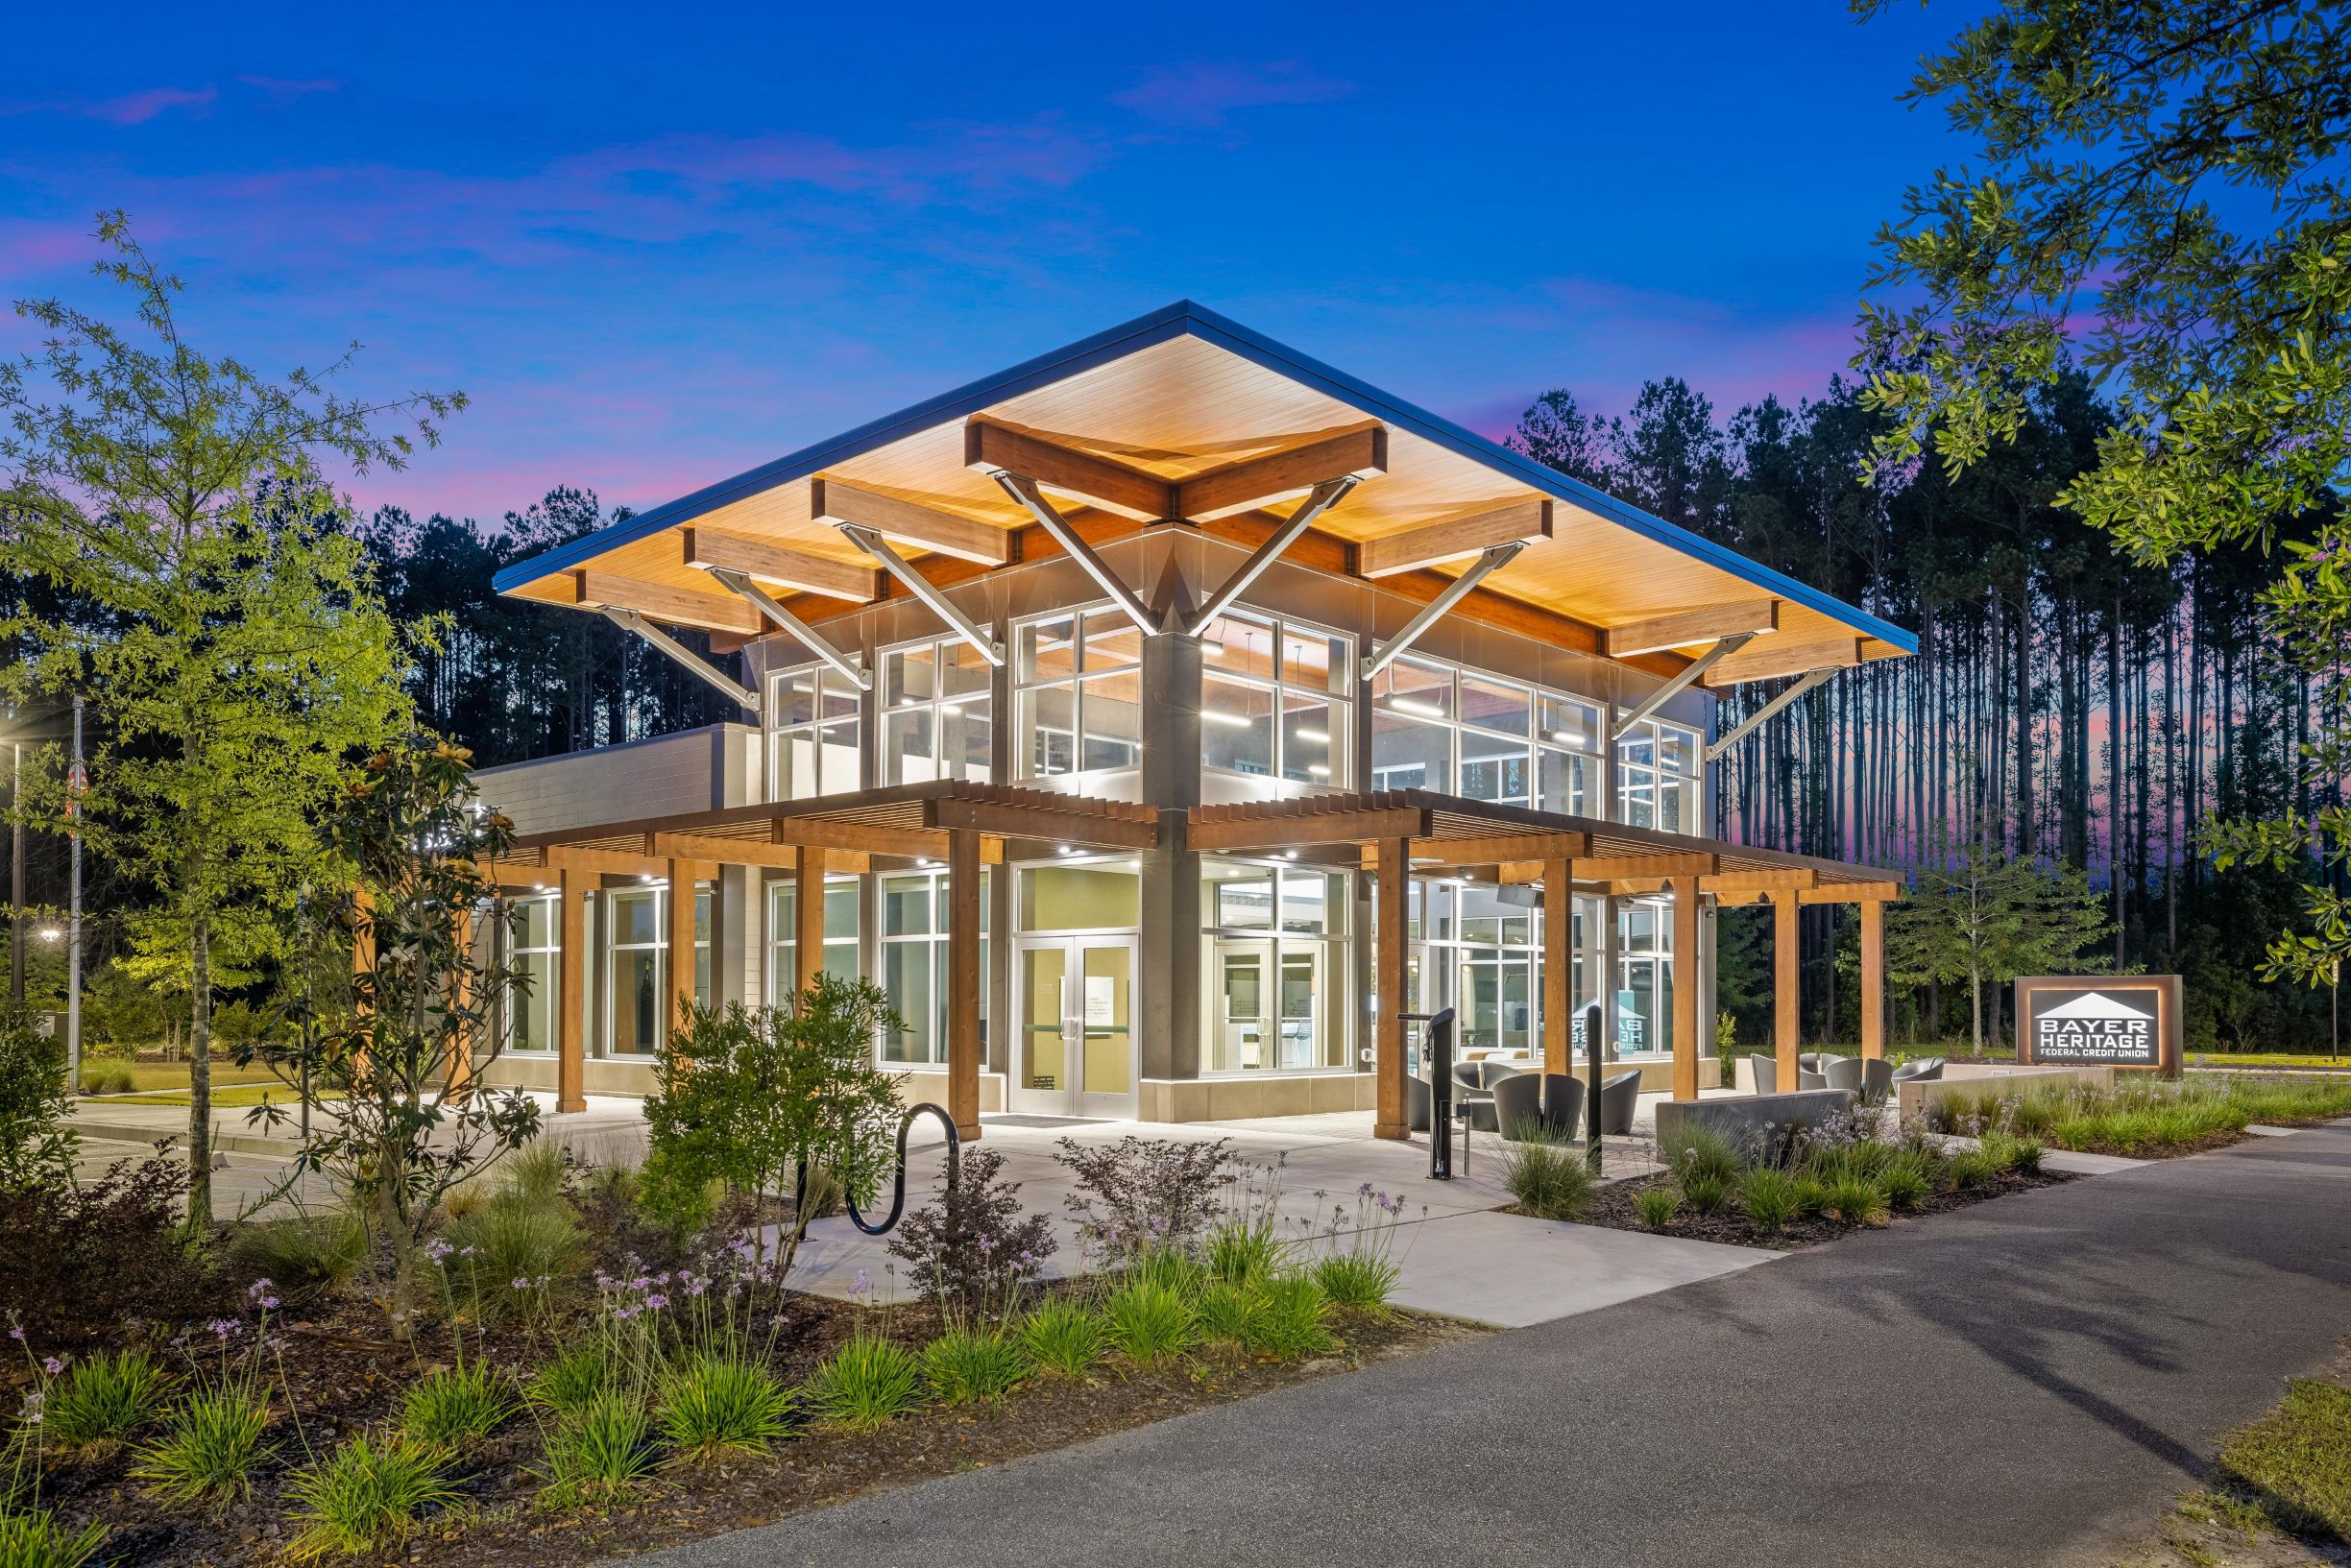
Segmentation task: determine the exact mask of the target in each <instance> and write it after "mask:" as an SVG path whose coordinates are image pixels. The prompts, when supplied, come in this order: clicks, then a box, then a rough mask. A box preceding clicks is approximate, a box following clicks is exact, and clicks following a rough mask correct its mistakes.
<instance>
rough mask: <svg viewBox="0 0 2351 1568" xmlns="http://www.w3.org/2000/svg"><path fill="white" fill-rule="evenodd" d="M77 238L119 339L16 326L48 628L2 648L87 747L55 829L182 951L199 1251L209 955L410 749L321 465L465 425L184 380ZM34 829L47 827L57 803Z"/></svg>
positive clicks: (43, 319)
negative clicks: (394, 748)
mask: <svg viewBox="0 0 2351 1568" xmlns="http://www.w3.org/2000/svg"><path fill="white" fill-rule="evenodd" d="M98 237H99V239H100V240H101V241H102V242H103V243H104V244H105V245H106V246H107V247H108V248H109V250H110V251H111V253H112V255H111V257H110V259H109V260H106V261H104V262H102V263H100V265H99V267H98V269H97V270H98V273H99V276H100V277H104V278H106V279H108V280H109V281H110V282H113V283H115V284H117V285H119V286H121V287H122V288H124V289H126V290H127V291H128V292H129V294H130V296H131V299H132V301H133V305H134V307H135V311H136V315H137V320H138V326H137V328H135V329H124V328H118V327H116V326H113V325H110V324H109V323H108V322H106V321H104V320H101V319H99V318H98V317H96V316H92V315H89V314H86V313H85V312H84V311H82V310H81V309H79V308H77V307H75V306H73V305H70V304H67V303H65V302H61V301H57V300H45V301H23V302H18V303H17V305H16V310H17V313H18V314H19V315H21V316H23V317H25V318H26V319H28V320H30V321H32V322H33V323H34V324H36V326H38V327H40V328H41V329H42V331H43V332H44V333H46V334H47V335H46V337H45V339H44V341H43V343H42V345H41V347H40V349H39V350H37V351H36V353H34V354H32V355H29V356H27V357H26V358H25V359H23V360H22V361H20V362H12V363H0V416H4V418H5V425H4V427H0V565H5V566H7V567H10V568H11V569H12V570H14V571H15V572H17V573H18V574H19V575H20V576H22V577H25V578H29V579H35V580H38V581H41V582H44V583H46V584H48V585H51V586H52V587H53V588H54V589H55V590H56V591H57V602H58V603H60V604H61V605H63V606H65V608H64V609H62V610H60V611H56V612H54V613H43V612H38V611H36V610H34V609H32V608H30V607H24V606H20V607H18V608H17V609H16V611H15V613H14V614H13V615H11V616H9V617H8V618H7V620H6V621H5V622H0V628H4V629H5V630H6V631H7V632H8V633H9V634H10V635H11V636H12V637H13V638H14V639H16V640H17V642H18V644H19V646H20V647H21V648H22V650H23V651H24V654H25V663H23V664H21V665H19V666H18V667H17V669H16V670H15V671H14V672H13V675H12V679H13V680H14V681H15V682H16V684H18V685H19V686H20V687H25V688H33V689H37V690H43V691H49V692H64V691H79V692H81V693H83V694H84V695H85V697H86V698H87V700H88V703H89V706H90V709H91V712H92V716H93V720H94V722H93V724H92V731H93V733H94V734H95V735H96V736H98V737H99V740H98V745H97V748H96V751H95V753H94V755H92V756H91V758H90V759H89V780H90V787H89V790H88V792H87V794H86V795H85V797H84V798H83V801H82V816H81V818H80V820H79V822H78V824H77V827H78V828H79V831H80V832H82V833H83V834H84V837H85V842H86V843H87V844H88V845H89V846H90V848H91V849H92V850H93V851H95V852H96V853H98V854H100V855H102V856H107V857H109V859H110V860H112V861H113V862H115V863H116V864H118V865H119V866H121V867H122V868H123V869H124V870H125V871H126V872H127V873H130V874H131V875H133V877H134V878H136V879H137V880H141V881H144V882H146V883H148V884H149V885H151V886H152V887H153V888H154V889H155V890H156V892H157V893H158V895H159V899H160V905H159V910H158V922H157V927H158V929H165V930H168V931H170V932H171V933H173V937H172V939H173V940H174V942H175V943H182V944H184V946H183V948H182V952H183V953H184V955H185V966H184V975H185V979H186V985H187V994H188V1040H189V1048H190V1049H189V1084H190V1088H191V1090H192V1091H193V1092H192V1094H191V1096H190V1100H191V1103H190V1106H189V1113H188V1145H187V1156H188V1168H189V1172H190V1177H191V1184H190V1189H189V1194H188V1216H189V1219H190V1221H191V1223H192V1224H194V1225H196V1226H202V1225H204V1224H205V1223H206V1222H207V1221H208V1220H209V1219H210V1218H211V1179H210V1168H211V1154H212V1151H211V1139H210V1122H211V1101H210V1086H211V1079H210V1060H211V1020H212V987H213V984H214V979H215V976H214V962H215V946H216V942H217V940H218V938H219V936H220V933H221V931H222V929H223V928H224V925H226V924H229V923H231V922H236V921H239V920H248V921H249V922H250V917H251V916H252V915H253V914H254V912H256V911H271V912H276V911H279V910H281V909H282V908H283V906H284V905H287V904H288V903H289V902H290V901H291V899H292V897H293V890H294V889H295V888H296V887H298V886H300V885H301V884H302V883H303V881H304V880H310V879H311V878H312V877H313V876H314V874H315V871H316V862H317V856H318V854H319V833H318V827H317V824H318V820H319V816H320V813H321V812H322V810H323V809H324V808H325V807H326V806H327V804H328V802H329V801H331V799H332V798H333V796H334V793H335V790H336V788H337V787H338V785H339V784H340V782H341V781H342V779H343V777H344V775H345V770H346V767H347V765H348V761H349V760H350V759H351V757H353V756H354V755H364V754H365V752H366V751H368V750H371V749H373V748H375V747H377V746H379V745H381V744H382V743H383V742H384V741H385V739H386V738H388V737H389V736H396V735H399V734H402V733H404V732H405V730H406V727H407V701H406V699H405V697H404V696H403V694H402V691H401V686H400V677H401V674H402V667H403V666H402V659H401V655H400V639H399V637H398V635H397V633H396V629H395V627H394V625H393V623H392V621H391V619H390V618H389V617H388V616H387V615H385V613H384V612H383V610H382V609H381V607H380V606H379V604H378V603H377V601H376V597H375V595H374V592H373V591H372V588H371V584H370V581H369V577H368V572H367V566H366V561H365V558H364V555H363V553H362V552H361V550H360V548H359V546H358V544H357V543H356V542H355V541H353V540H352V539H351V538H350V537H348V536H347V535H346V534H344V533H343V532H341V531H339V529H338V527H337V526H336V515H335V503H334V499H333V496H332V495H331V492H330V489H329V487H328V485H327V482H326V480H325V478H324V477H323V475H322V473H321V470H320V468H319V463H320V461H321V460H322V459H323V458H327V457H333V458H336V459H339V460H341V461H343V462H345V463H348V464H349V465H351V468H352V469H353V470H356V471H362V472H364V471H366V470H368V469H369V468H371V467H373V466H376V465H381V466H383V467H386V468H399V467H401V466H402V465H403V464H404V463H405V461H406V459H407V457H408V455H409V453H410V451H411V449H412V443H411V439H410V435H409V434H408V433H406V432H402V431H398V430H387V428H386V425H387V423H388V422H394V421H400V420H405V421H407V422H410V423H411V424H412V427H413V431H414V434H415V436H416V438H417V439H421V440H424V441H425V442H428V443H429V442H431V441H433V440H434V439H435V427H434V424H433V421H434V420H436V419H439V418H441V417H443V416H445V415H447V414H448V413H449V412H451V411H453V410H454V409H456V408H458V407H460V406H461V405H462V402H463V399H462V398H458V397H438V396H431V395H420V396H413V397H407V398H397V399H393V400H391V401H388V402H381V403H369V402H363V401H357V400H353V399H351V398H343V397H340V396H337V395H335V394H334V393H332V392H330V391H328V390H327V382H328V380H329V379H330V378H331V376H332V375H333V374H335V373H336V372H338V371H340V370H341V369H342V368H343V367H344V365H345V364H347V363H348V355H347V356H346V358H345V359H343V360H338V361H336V362H335V363H334V364H333V365H331V366H329V367H328V369H327V371H326V372H324V373H318V374H313V373H311V372H308V371H303V370H297V371H294V372H292V373H291V374H288V375H286V376H285V377H284V378H283V379H282V380H277V381H273V380H268V379H265V378H264V377H262V376H261V375H259V374H255V373H254V372H253V371H251V370H249V369H248V368H246V367H245V366H244V365H242V364H240V363H239V362H238V361H236V360H234V359H230V358H219V359H214V358H207V357H206V355H204V354H203V353H201V352H199V351H198V350H196V349H194V348H193V347H191V346H190V345H189V344H188V343H187V342H186V341H185V340H183V339H182V336H181V333H180V328H179V325H178V323H177V321H176V320H175V318H174V314H173V306H174V301H175V297H176V296H177V295H178V294H179V293H180V290H181V284H180V282H179V280H178V279H177V278H175V277H169V276H167V275H165V274H163V273H161V272H158V270H157V269H156V267H155V266H154V264H153V263H152V262H150V261H149V259H148V258H147V256H146V254H145V253H144V252H142V251H141V250H140V249H139V247H138V246H137V244H136V243H135V242H134V241H133V239H132V238H131V235H130V231H129V228H128V225H127V223H126V221H125V220H124V218H123V217H122V215H121V214H120V213H114V214H110V215H108V216H106V217H104V218H102V219H101V220H100V224H99V229H98ZM42 383H45V385H43V384H42ZM47 804H48V805H49V806H50V807H51V808H61V805H62V790H61V788H60V787H57V784H56V781H55V780H54V779H53V780H52V781H51V787H50V789H49V791H48V801H47ZM266 924H268V925H269V926H271V927H272V928H273V929H274V927H275V923H274V922H271V923H266ZM150 956H152V954H150ZM240 956H243V957H253V956H257V955H256V954H252V953H245V954H240Z"/></svg>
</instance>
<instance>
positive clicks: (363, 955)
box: [351, 887, 376, 1067]
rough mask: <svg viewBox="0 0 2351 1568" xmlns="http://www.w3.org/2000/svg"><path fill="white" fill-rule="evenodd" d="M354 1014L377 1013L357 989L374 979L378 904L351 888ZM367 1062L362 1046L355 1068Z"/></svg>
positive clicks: (368, 996) (365, 1049)
mask: <svg viewBox="0 0 2351 1568" xmlns="http://www.w3.org/2000/svg"><path fill="white" fill-rule="evenodd" d="M351 911H352V920H351V981H352V985H351V1011H352V1012H353V1013H355V1014H357V1015H358V1016H359V1017H361V1018H365V1017H366V1016H367V1015H368V1014H370V1013H372V1012H374V1011H375V1010H376V1007H375V1002H374V1001H373V1000H372V997H371V996H370V995H368V994H363V993H361V991H360V990H359V986H358V979H359V977H360V976H362V975H370V977H371V980H372V978H373V976H372V975H371V972H372V971H373V970H374V969H375V967H376V902H375V900H373V899H371V898H369V897H368V890H367V889H366V888H364V887H354V888H352V889H351ZM366 1063H367V1048H366V1047H365V1046H362V1047H361V1048H360V1049H359V1059H358V1061H357V1062H355V1063H354V1064H352V1065H353V1066H354V1067H363V1066H365V1065H366Z"/></svg>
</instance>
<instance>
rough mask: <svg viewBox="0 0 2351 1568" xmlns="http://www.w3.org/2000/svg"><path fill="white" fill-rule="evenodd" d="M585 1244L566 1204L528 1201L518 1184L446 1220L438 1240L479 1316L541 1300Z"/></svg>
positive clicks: (530, 1306) (512, 1315)
mask: <svg viewBox="0 0 2351 1568" xmlns="http://www.w3.org/2000/svg"><path fill="white" fill-rule="evenodd" d="M585 1245H586V1241H585V1238H584V1237H583V1236H582V1235H581V1232H580V1227H579V1221H578V1219H577V1218H574V1217H573V1215H572V1211H571V1206H570V1204H568V1203H565V1202H563V1201H561V1200H560V1199H558V1200H556V1201H553V1202H538V1201H534V1200H532V1199H530V1198H529V1197H527V1196H525V1195H524V1190H523V1189H521V1188H509V1189H508V1190H506V1191H505V1192H502V1193H500V1194H497V1196H496V1197H494V1198H492V1199H491V1200H490V1201H489V1202H488V1203H487V1204H485V1205H483V1207H482V1209H481V1212H480V1213H478V1214H473V1215H468V1216H467V1217H466V1218H463V1219H457V1220H452V1221H450V1223H449V1225H448V1229H447V1230H446V1231H444V1232H443V1234H442V1246H446V1247H448V1248H449V1249H451V1250H450V1251H449V1252H448V1254H447V1255H446V1256H445V1257H444V1258H443V1260H442V1261H443V1263H444V1265H445V1266H447V1267H448V1268H449V1269H450V1271H451V1274H452V1276H453V1280H454V1282H455V1283H456V1284H457V1286H458V1288H459V1289H460V1290H462V1291H464V1292H465V1299H467V1300H469V1301H470V1302H471V1303H472V1304H473V1306H475V1307H476V1308H477V1310H478V1311H479V1312H480V1314H481V1315H482V1316H483V1317H485V1318H487V1319H492V1320H499V1319H506V1320H512V1319H516V1318H520V1317H523V1316H526V1315H529V1314H531V1313H532V1312H534V1311H535V1310H537V1309H538V1308H539V1307H541V1306H542V1305H544V1304H545V1300H546V1297H547V1295H548V1293H549V1292H550V1291H552V1290H553V1289H554V1287H555V1284H556V1282H557V1281H559V1280H563V1279H566V1278H568V1277H569V1276H570V1274H571V1272H572V1271H573V1269H574V1268H575V1267H576V1266H578V1264H579V1259H580V1253H581V1251H582V1249H583V1247H584V1246H585ZM441 1249H442V1248H441V1246H435V1247H431V1248H429V1249H428V1250H429V1251H433V1252H439V1251H441ZM518 1280H520V1281H521V1282H522V1283H521V1285H520V1286H518V1285H517V1284H516V1283H515V1282H516V1281H518Z"/></svg>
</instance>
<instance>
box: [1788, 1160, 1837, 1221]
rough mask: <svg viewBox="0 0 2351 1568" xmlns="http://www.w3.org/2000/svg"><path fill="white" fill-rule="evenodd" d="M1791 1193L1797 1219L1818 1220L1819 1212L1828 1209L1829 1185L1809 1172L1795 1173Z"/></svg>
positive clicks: (1800, 1171)
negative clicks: (1794, 1199) (1794, 1201)
mask: <svg viewBox="0 0 2351 1568" xmlns="http://www.w3.org/2000/svg"><path fill="white" fill-rule="evenodd" d="M1793 1192H1794V1194H1795V1198H1796V1214H1797V1217H1798V1218H1803V1219H1818V1218H1820V1217H1821V1211H1822V1210H1823V1209H1826V1208H1827V1207H1829V1184H1828V1183H1827V1182H1825V1181H1823V1180H1821V1179H1820V1177H1818V1176H1816V1175H1814V1174H1813V1173H1812V1172H1811V1171H1809V1170H1799V1171H1797V1172H1796V1184H1795V1187H1794V1188H1793Z"/></svg>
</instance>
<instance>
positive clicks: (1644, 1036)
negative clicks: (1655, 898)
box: [1616, 899, 1704, 1055]
mask: <svg viewBox="0 0 2351 1568" xmlns="http://www.w3.org/2000/svg"><path fill="white" fill-rule="evenodd" d="M1616 944H1617V945H1616V966H1617V981H1616V983H1617V987H1618V989H1617V993H1616V1047H1617V1049H1618V1050H1619V1051H1620V1052H1621V1053H1623V1054H1626V1055H1631V1054H1633V1053H1635V1052H1652V1053H1654V1052H1670V1051H1671V1050H1672V1049H1673V988H1674V953H1673V906H1672V905H1670V904H1664V903H1655V902H1651V901H1648V900H1643V899H1625V900H1623V901H1621V902H1620V903H1619V904H1618V905H1617V906H1616ZM1701 1044H1702V1045H1703V1044H1704V1043H1703V1042H1701Z"/></svg>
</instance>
